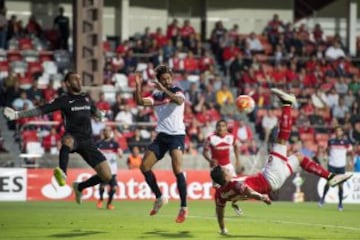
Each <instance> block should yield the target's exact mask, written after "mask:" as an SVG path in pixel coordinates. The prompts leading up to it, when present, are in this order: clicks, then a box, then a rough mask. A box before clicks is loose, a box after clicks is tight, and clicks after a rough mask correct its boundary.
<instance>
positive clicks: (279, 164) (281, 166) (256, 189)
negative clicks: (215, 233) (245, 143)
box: [211, 88, 352, 234]
mask: <svg viewBox="0 0 360 240" xmlns="http://www.w3.org/2000/svg"><path fill="white" fill-rule="evenodd" d="M271 91H272V93H273V94H275V95H277V96H278V97H279V98H280V100H281V102H282V114H281V117H280V126H279V127H280V131H279V133H278V136H277V141H276V143H275V144H274V147H273V149H272V151H270V153H269V157H268V160H267V162H266V164H265V167H264V169H263V170H262V172H259V173H257V174H254V175H251V176H248V177H246V178H244V179H243V181H236V180H232V178H231V175H230V173H229V171H228V170H227V169H226V168H222V167H221V166H216V167H215V168H214V169H213V170H212V171H211V178H212V180H213V181H214V182H216V183H218V184H219V185H221V187H220V188H218V189H217V190H216V193H215V203H216V215H217V220H218V224H219V227H220V231H221V233H222V234H226V233H227V230H226V228H225V223H224V207H225V205H226V202H227V201H234V200H241V199H246V198H253V199H257V200H261V201H264V202H265V203H267V204H270V203H271V201H270V199H269V197H268V196H267V194H269V193H270V192H272V191H276V190H278V189H280V187H281V186H282V185H283V184H284V182H285V180H286V178H287V177H289V176H290V175H291V173H293V172H294V171H296V170H297V169H298V167H299V165H300V166H301V167H302V168H303V169H304V170H305V171H308V172H310V173H314V174H316V175H318V176H320V177H323V178H325V179H327V180H328V183H329V185H330V186H335V185H338V184H340V183H342V182H344V181H346V180H347V179H349V178H350V177H351V176H352V175H351V174H348V175H346V174H341V175H335V174H333V173H330V172H329V171H327V170H326V169H324V168H323V167H321V166H320V165H319V164H317V163H316V162H314V161H311V160H310V159H309V158H307V157H305V156H303V155H301V154H299V153H296V154H293V155H291V156H289V157H286V151H287V147H286V142H287V140H288V139H289V136H290V132H291V105H293V104H294V103H295V102H296V98H295V96H293V95H290V94H287V93H285V92H283V91H281V90H279V89H276V88H272V89H271Z"/></svg>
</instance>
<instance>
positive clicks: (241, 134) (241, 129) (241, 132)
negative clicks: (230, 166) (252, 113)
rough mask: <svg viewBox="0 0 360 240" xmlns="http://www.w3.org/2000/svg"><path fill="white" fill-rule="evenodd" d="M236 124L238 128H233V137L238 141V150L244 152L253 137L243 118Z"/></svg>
mask: <svg viewBox="0 0 360 240" xmlns="http://www.w3.org/2000/svg"><path fill="white" fill-rule="evenodd" d="M238 124H239V125H238V128H237V129H234V130H235V137H236V138H237V139H238V140H239V142H240V152H241V153H245V152H246V151H247V150H248V147H249V144H250V142H251V140H252V139H253V132H252V130H251V129H250V127H249V126H248V125H247V124H246V123H245V122H244V120H242V119H240V120H239V122H238Z"/></svg>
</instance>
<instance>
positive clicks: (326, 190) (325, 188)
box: [322, 184, 330, 200]
mask: <svg viewBox="0 0 360 240" xmlns="http://www.w3.org/2000/svg"><path fill="white" fill-rule="evenodd" d="M329 188H330V186H329V185H328V184H326V185H325V187H324V192H323V195H322V199H323V200H325V196H326V193H327V192H328V191H329Z"/></svg>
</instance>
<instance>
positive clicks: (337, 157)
mask: <svg viewBox="0 0 360 240" xmlns="http://www.w3.org/2000/svg"><path fill="white" fill-rule="evenodd" d="M328 153H329V162H328V170H329V172H331V173H334V174H343V173H345V171H346V157H347V154H348V153H352V145H351V142H350V140H349V139H348V138H346V137H345V136H344V130H343V129H342V128H341V127H339V126H338V127H336V128H335V137H334V138H331V139H329V141H328ZM329 187H330V186H329V185H328V184H326V185H325V188H324V192H323V195H322V197H321V199H320V202H319V206H320V207H322V206H323V205H324V203H325V196H326V194H327V192H328V191H329ZM343 193H344V192H343V184H339V204H338V210H339V211H342V210H343V204H342V200H343Z"/></svg>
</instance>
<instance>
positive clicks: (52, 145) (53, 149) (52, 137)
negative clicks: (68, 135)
mask: <svg viewBox="0 0 360 240" xmlns="http://www.w3.org/2000/svg"><path fill="white" fill-rule="evenodd" d="M42 145H43V147H44V149H45V151H47V152H50V153H51V154H58V153H59V150H60V147H61V136H60V135H59V134H58V132H57V130H56V127H52V128H51V129H50V132H49V134H48V135H46V136H44V138H43V140H42Z"/></svg>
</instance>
